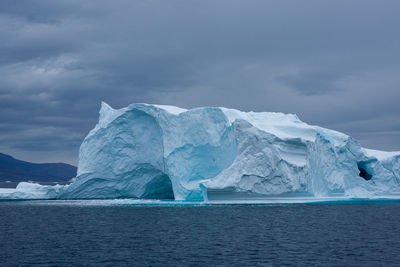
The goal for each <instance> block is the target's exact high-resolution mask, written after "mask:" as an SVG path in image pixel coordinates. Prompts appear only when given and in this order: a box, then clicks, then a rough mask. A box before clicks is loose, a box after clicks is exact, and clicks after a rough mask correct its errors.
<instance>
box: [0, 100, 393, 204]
mask: <svg viewBox="0 0 400 267" xmlns="http://www.w3.org/2000/svg"><path fill="white" fill-rule="evenodd" d="M0 198H3V199H131V200H130V201H134V202H135V203H142V202H143V199H160V200H166V199H167V200H169V201H167V202H165V201H161V202H160V203H164V204H165V203H169V202H171V201H173V200H174V199H175V201H177V202H173V203H191V202H194V203H276V202H278V203H280V202H282V203H289V202H294V203H299V202H300V203H301V202H302V201H306V202H315V201H336V200H338V199H339V200H350V199H354V198H357V199H380V198H381V199H387V198H390V199H393V198H400V152H383V151H376V150H370V149H364V148H362V147H361V146H360V145H359V143H358V142H357V141H356V140H355V139H353V138H352V137H350V136H347V135H345V134H343V133H340V132H337V131H333V130H329V129H325V128H321V127H318V126H312V125H308V124H306V123H304V122H302V121H301V120H300V119H299V118H298V117H297V116H296V115H293V114H283V113H272V112H242V111H238V110H234V109H227V108H215V107H204V108H195V109H191V110H186V109H181V108H178V107H174V106H165V105H149V104H132V105H129V106H128V107H126V108H122V109H119V110H115V109H112V108H111V107H110V106H108V105H107V104H105V103H102V105H101V110H100V118H99V122H98V124H97V125H96V127H95V128H94V129H93V130H92V131H90V133H89V134H88V136H87V137H86V138H85V140H84V141H83V143H82V145H81V147H80V152H79V165H78V174H77V177H76V178H74V181H73V182H72V183H71V184H69V185H65V186H61V185H58V186H41V185H38V184H32V183H20V184H19V185H18V187H17V188H16V189H14V190H0ZM132 199H140V200H138V201H136V200H132ZM141 201H142V202H141ZM179 201H183V202H179ZM143 203H150V202H148V201H147V202H146V201H144V202H143ZM151 203H158V202H154V201H152V202H151Z"/></svg>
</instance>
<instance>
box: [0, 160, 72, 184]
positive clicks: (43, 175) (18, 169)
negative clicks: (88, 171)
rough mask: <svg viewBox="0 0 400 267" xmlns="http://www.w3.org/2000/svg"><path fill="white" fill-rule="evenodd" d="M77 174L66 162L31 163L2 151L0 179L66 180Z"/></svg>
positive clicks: (15, 180) (14, 180)
mask: <svg viewBox="0 0 400 267" xmlns="http://www.w3.org/2000/svg"><path fill="white" fill-rule="evenodd" d="M75 176H76V167H75V166H72V165H69V164H66V163H31V162H26V161H22V160H18V159H15V158H13V157H11V156H9V155H6V154H2V153H0V181H11V182H22V181H38V182H64V181H69V180H70V179H71V178H73V177H75Z"/></svg>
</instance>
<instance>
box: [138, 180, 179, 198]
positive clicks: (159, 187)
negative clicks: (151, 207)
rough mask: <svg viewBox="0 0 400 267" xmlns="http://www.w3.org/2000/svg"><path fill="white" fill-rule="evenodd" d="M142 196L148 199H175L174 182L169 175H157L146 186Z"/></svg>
mask: <svg viewBox="0 0 400 267" xmlns="http://www.w3.org/2000/svg"><path fill="white" fill-rule="evenodd" d="M142 198H146V199H174V192H173V190H172V183H171V180H170V178H169V176H168V175H166V174H162V175H159V176H157V177H155V178H154V179H153V180H152V181H151V182H150V183H149V184H148V185H147V187H146V191H145V193H144V195H143V196H142Z"/></svg>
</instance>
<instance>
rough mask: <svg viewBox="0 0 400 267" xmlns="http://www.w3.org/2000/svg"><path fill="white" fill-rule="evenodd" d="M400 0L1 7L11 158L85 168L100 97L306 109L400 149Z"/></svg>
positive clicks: (316, 120) (3, 146) (1, 147)
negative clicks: (82, 154)
mask: <svg viewBox="0 0 400 267" xmlns="http://www.w3.org/2000/svg"><path fill="white" fill-rule="evenodd" d="M399 12H400V4H399V2H398V1H369V2H366V1H175V0H174V1H150V0H148V1H112V2H111V1H2V2H1V3H0V40H1V42H0V77H1V79H0V107H1V110H0V111H1V112H0V151H1V152H5V153H10V154H13V155H15V156H18V157H21V158H24V159H27V160H32V161H68V162H76V158H77V154H78V147H79V144H80V142H81V141H82V139H83V138H84V136H85V135H86V134H87V132H88V131H89V130H90V129H91V128H93V126H94V125H95V123H96V120H97V112H98V109H99V106H100V101H101V100H104V101H106V102H108V103H109V104H111V105H112V106H113V107H116V108H119V107H123V106H126V105H128V104H130V103H133V102H150V103H160V104H172V105H178V106H182V107H188V108H190V107H195V106H204V105H207V106H228V107H233V108H240V109H243V110H256V111H261V110H263V111H282V112H290V113H296V114H298V115H299V117H300V118H302V119H303V120H304V121H306V122H308V123H312V124H319V125H321V126H325V127H329V128H334V129H337V130H340V131H343V132H345V133H347V134H350V135H353V136H354V137H356V138H358V139H359V140H360V142H361V143H362V144H363V145H364V146H367V147H371V148H377V149H388V150H400V142H398V140H399V137H400V128H399V125H400V119H399V118H400V108H399V105H398V101H399V99H400V75H399V71H400V36H399V35H398V28H399V26H400V17H399V16H398V14H399Z"/></svg>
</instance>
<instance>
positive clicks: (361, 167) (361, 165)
mask: <svg viewBox="0 0 400 267" xmlns="http://www.w3.org/2000/svg"><path fill="white" fill-rule="evenodd" d="M357 167H358V170H359V171H360V173H359V174H358V175H359V176H360V177H361V178H363V179H365V180H366V181H369V180H371V178H372V175H371V174H369V173H368V172H367V170H366V168H365V164H364V163H363V162H357Z"/></svg>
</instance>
